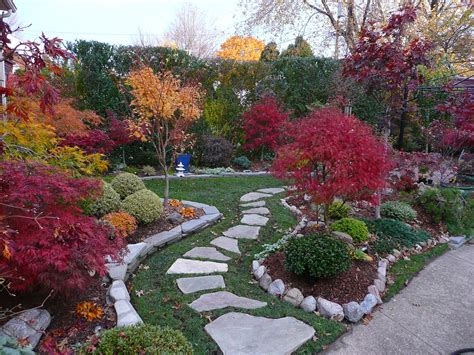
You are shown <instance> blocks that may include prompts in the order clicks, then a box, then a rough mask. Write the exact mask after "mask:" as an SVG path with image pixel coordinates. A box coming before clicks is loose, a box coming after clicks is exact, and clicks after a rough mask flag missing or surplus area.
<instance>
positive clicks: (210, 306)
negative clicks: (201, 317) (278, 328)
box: [189, 291, 267, 335]
mask: <svg viewBox="0 0 474 355" xmlns="http://www.w3.org/2000/svg"><path fill="white" fill-rule="evenodd" d="M266 305H267V302H260V301H257V300H253V299H251V298H246V297H240V296H237V295H234V294H233V293H231V292H228V291H218V292H213V293H206V294H205V295H202V296H201V297H199V298H198V299H197V300H195V301H193V302H192V303H190V304H189V307H191V308H192V309H194V310H195V311H198V312H206V311H212V310H214V309H221V308H226V307H236V308H246V309H255V308H261V307H265V306H266ZM235 334H237V333H234V335H235ZM229 335H231V334H229Z"/></svg>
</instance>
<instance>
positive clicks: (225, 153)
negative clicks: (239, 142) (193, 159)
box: [198, 136, 233, 168]
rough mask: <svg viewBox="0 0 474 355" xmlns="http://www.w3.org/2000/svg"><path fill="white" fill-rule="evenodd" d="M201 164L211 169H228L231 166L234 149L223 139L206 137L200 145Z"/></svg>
mask: <svg viewBox="0 0 474 355" xmlns="http://www.w3.org/2000/svg"><path fill="white" fill-rule="evenodd" d="M198 149H199V150H200V159H199V160H200V162H201V164H202V165H204V166H208V167H211V168H216V167H227V166H229V165H230V159H231V157H232V152H233V147H232V144H231V143H230V142H229V141H228V140H227V139H225V138H223V137H215V136H205V137H203V138H202V139H201V141H200V142H199V144H198Z"/></svg>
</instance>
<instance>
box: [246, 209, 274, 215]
mask: <svg viewBox="0 0 474 355" xmlns="http://www.w3.org/2000/svg"><path fill="white" fill-rule="evenodd" d="M242 213H243V214H262V215H269V214H270V210H269V209H268V208H266V207H257V208H251V209H248V210H243V211H242Z"/></svg>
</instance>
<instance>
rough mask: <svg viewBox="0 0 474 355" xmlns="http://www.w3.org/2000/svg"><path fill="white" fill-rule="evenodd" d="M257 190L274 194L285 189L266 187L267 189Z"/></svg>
mask: <svg viewBox="0 0 474 355" xmlns="http://www.w3.org/2000/svg"><path fill="white" fill-rule="evenodd" d="M257 191H258V192H263V193H264V194H272V195H275V194H279V193H282V192H285V189H284V188H282V187H270V188H267V189H260V190H257Z"/></svg>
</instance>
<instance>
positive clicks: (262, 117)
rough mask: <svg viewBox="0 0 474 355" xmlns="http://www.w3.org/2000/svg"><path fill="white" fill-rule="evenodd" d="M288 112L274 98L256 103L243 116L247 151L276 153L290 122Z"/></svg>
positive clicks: (266, 98) (270, 97)
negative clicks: (286, 124)
mask: <svg viewBox="0 0 474 355" xmlns="http://www.w3.org/2000/svg"><path fill="white" fill-rule="evenodd" d="M288 116H289V114H288V112H284V111H282V110H281V108H280V107H279V105H278V103H277V100H276V98H275V97H273V96H267V97H264V98H263V99H261V100H260V101H259V102H257V103H255V104H254V105H253V106H252V107H251V108H250V110H249V111H247V112H245V113H244V114H243V115H242V121H243V128H244V132H245V142H246V143H245V146H244V148H245V149H247V150H257V149H260V151H261V159H262V160H263V152H264V150H265V149H267V150H271V151H275V149H276V148H277V147H278V146H279V144H280V141H281V135H282V131H283V126H284V125H285V122H286V121H287V120H288Z"/></svg>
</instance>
